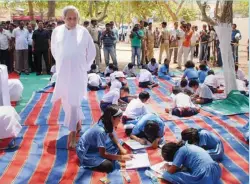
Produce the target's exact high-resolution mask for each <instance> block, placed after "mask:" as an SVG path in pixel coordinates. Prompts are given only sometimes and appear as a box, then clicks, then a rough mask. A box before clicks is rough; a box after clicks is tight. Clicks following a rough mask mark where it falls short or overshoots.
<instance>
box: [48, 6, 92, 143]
mask: <svg viewBox="0 0 250 184" xmlns="http://www.w3.org/2000/svg"><path fill="white" fill-rule="evenodd" d="M63 18H64V21H65V24H63V25H60V26H57V27H56V28H55V29H54V30H53V32H52V36H51V53H52V55H53V57H54V58H55V60H56V72H57V80H56V85H55V90H54V93H53V96H52V99H51V101H52V102H53V103H54V102H56V101H58V100H61V101H62V107H63V109H64V111H65V119H64V126H66V127H67V128H68V129H69V131H70V134H69V148H75V146H76V132H79V131H81V122H82V121H83V120H84V114H83V112H82V108H81V104H82V100H83V99H87V85H88V75H87V71H89V70H90V66H91V65H92V64H93V61H94V59H95V56H96V49H95V45H94V42H93V39H92V37H91V35H90V34H89V32H88V30H87V29H86V28H85V27H83V26H81V25H79V24H78V21H79V18H80V16H79V12H78V10H77V8H75V7H74V6H67V7H65V8H64V9H63Z"/></svg>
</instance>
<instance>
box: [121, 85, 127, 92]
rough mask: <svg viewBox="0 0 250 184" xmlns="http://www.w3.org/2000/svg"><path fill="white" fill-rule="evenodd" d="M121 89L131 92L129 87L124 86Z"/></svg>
mask: <svg viewBox="0 0 250 184" xmlns="http://www.w3.org/2000/svg"><path fill="white" fill-rule="evenodd" d="M120 91H124V92H127V93H129V87H127V86H123V87H121V89H120Z"/></svg>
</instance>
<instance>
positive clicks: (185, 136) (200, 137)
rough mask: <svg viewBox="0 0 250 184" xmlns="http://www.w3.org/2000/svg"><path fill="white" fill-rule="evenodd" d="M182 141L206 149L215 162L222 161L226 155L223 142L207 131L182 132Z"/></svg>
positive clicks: (186, 130)
mask: <svg viewBox="0 0 250 184" xmlns="http://www.w3.org/2000/svg"><path fill="white" fill-rule="evenodd" d="M181 137H182V140H184V141H187V142H188V144H195V145H197V146H200V147H202V148H203V149H205V150H206V151H207V152H208V154H209V155H210V156H211V157H212V159H213V160H215V161H220V160H222V158H223V155H224V147H223V143H222V142H221V140H220V139H219V138H218V137H217V136H216V135H215V134H213V133H212V132H211V131H208V130H206V129H195V128H187V129H185V130H183V131H182V132H181Z"/></svg>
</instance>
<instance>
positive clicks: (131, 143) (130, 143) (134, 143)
mask: <svg viewBox="0 0 250 184" xmlns="http://www.w3.org/2000/svg"><path fill="white" fill-rule="evenodd" d="M125 143H126V144H127V145H128V146H129V147H130V148H131V149H133V150H137V149H142V148H148V147H151V146H152V144H151V143H150V142H148V144H146V145H142V144H141V143H139V142H137V141H135V140H132V139H129V140H127V141H125Z"/></svg>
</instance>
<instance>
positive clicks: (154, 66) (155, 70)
mask: <svg viewBox="0 0 250 184" xmlns="http://www.w3.org/2000/svg"><path fill="white" fill-rule="evenodd" d="M148 70H149V71H150V72H151V73H152V75H157V74H158V63H156V59H155V58H152V59H151V60H150V62H149V63H148Z"/></svg>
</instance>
